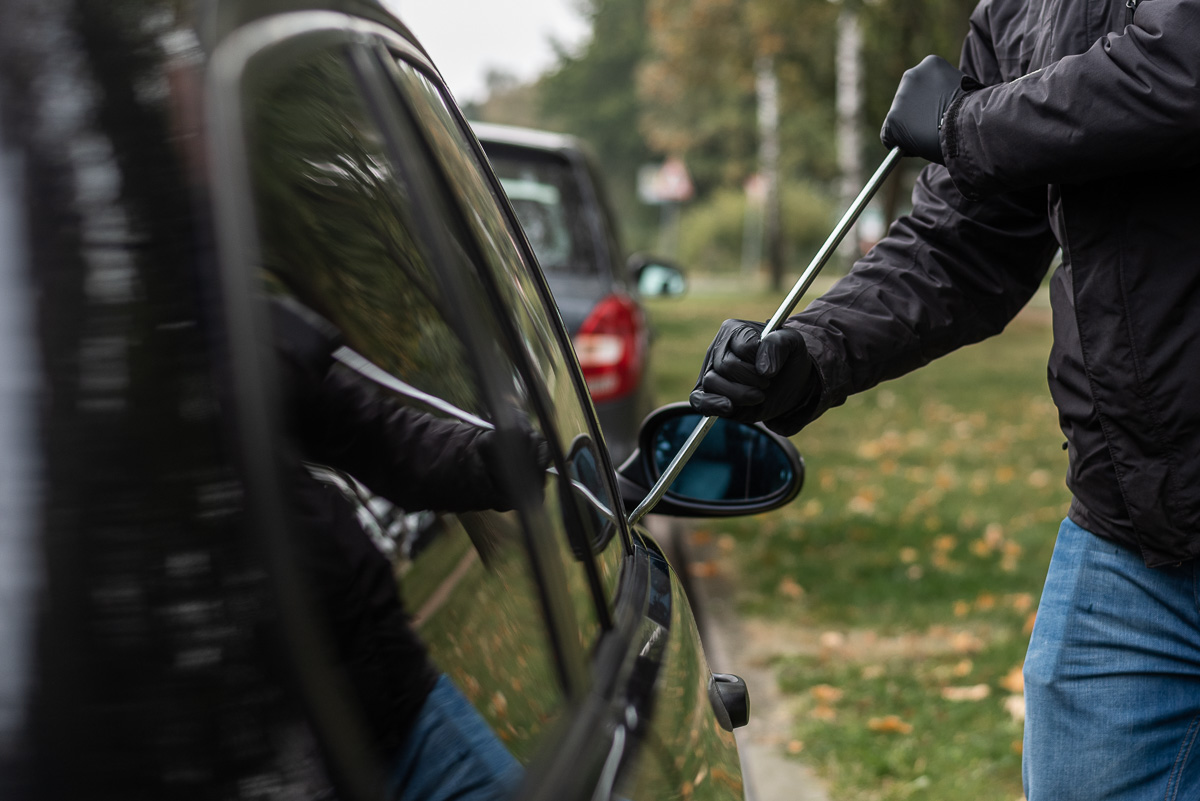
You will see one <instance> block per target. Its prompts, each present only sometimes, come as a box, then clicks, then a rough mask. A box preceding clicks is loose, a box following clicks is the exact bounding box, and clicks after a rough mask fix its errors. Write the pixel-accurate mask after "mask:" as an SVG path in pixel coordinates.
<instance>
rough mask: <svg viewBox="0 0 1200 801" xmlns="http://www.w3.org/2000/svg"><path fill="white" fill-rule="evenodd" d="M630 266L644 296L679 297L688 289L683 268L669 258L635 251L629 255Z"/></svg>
mask: <svg viewBox="0 0 1200 801" xmlns="http://www.w3.org/2000/svg"><path fill="white" fill-rule="evenodd" d="M628 266H629V274H630V275H631V276H632V277H633V280H634V283H636V284H637V290H638V294H639V295H641V296H642V297H645V298H677V297H680V296H681V295H683V294H684V293H685V292H686V291H687V277H686V276H685V275H684V274H683V270H682V269H680V268H679V266H678V265H676V264H674V263H673V262H670V261H668V260H667V259H660V258H658V257H657V256H647V255H645V254H641V253H635V254H633V255H632V256H630V257H629V261H628Z"/></svg>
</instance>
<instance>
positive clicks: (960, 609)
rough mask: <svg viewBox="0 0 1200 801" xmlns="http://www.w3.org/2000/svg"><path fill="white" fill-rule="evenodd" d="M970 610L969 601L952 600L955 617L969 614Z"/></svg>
mask: <svg viewBox="0 0 1200 801" xmlns="http://www.w3.org/2000/svg"><path fill="white" fill-rule="evenodd" d="M970 612H971V605H970V604H969V603H967V602H966V601H955V602H954V616H955V617H966V616H967V615H968V614H970Z"/></svg>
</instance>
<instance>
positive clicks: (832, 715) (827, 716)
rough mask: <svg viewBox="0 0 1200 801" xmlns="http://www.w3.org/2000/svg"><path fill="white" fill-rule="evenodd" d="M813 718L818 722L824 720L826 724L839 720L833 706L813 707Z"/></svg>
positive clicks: (820, 705) (821, 705)
mask: <svg viewBox="0 0 1200 801" xmlns="http://www.w3.org/2000/svg"><path fill="white" fill-rule="evenodd" d="M812 716H813V717H814V718H816V719H817V720H823V721H825V722H826V723H832V722H833V721H834V720H835V719H836V718H837V712H836V711H835V710H834V708H833V707H831V706H825V705H824V704H818V705H817V706H815V707H813V711H812Z"/></svg>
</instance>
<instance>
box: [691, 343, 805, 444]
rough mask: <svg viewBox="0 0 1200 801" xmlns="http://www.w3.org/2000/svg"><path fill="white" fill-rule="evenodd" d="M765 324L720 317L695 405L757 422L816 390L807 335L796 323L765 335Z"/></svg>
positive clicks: (719, 414)
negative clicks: (722, 319) (720, 320)
mask: <svg viewBox="0 0 1200 801" xmlns="http://www.w3.org/2000/svg"><path fill="white" fill-rule="evenodd" d="M763 328H765V326H764V325H763V324H762V323H753V322H749V321H747V320H726V321H725V322H723V323H721V328H720V330H718V331H717V336H716V337H715V338H714V339H713V342H712V344H711V345H709V347H708V354H707V355H706V356H705V357H704V367H703V368H702V369H701V370H700V377H699V378H698V379H697V380H696V388H695V389H693V390H692V394H691V398H690V399H691V403H692V408H693V409H695V410H696V411H698V412H700V413H702V414H705V415H709V416H713V417H728V418H730V419H732V420H737V421H738V422H742V423H753V422H757V421H759V420H772V419H774V418H776V417H779V416H780V415H783V414H786V413H788V412H790V411H792V410H793V409H794V408H795V407H796V406H798V405H799V404H800V403H802V402H804V401H805V400H806V399H807V398H808V397H809V396H810V395H811V394H812V392H813V391H814V388H815V383H814V382H815V380H816V377H815V376H814V375H813V366H812V360H811V359H810V358H809V356H808V348H807V346H806V345H805V344H804V337H802V336H801V335H800V332H799V331H796V330H795V329H792V328H780V329H778V330H776V331H772V332H771V333H770V334H767V336H766V337H762V336H761V334H762V330H763Z"/></svg>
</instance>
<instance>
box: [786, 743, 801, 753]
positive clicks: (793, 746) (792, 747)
mask: <svg viewBox="0 0 1200 801" xmlns="http://www.w3.org/2000/svg"><path fill="white" fill-rule="evenodd" d="M803 750H804V743H803V742H802V741H800V740H792V741H791V742H789V743H788V744H787V752H788V753H789V754H798V753H800V752H801V751H803Z"/></svg>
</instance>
